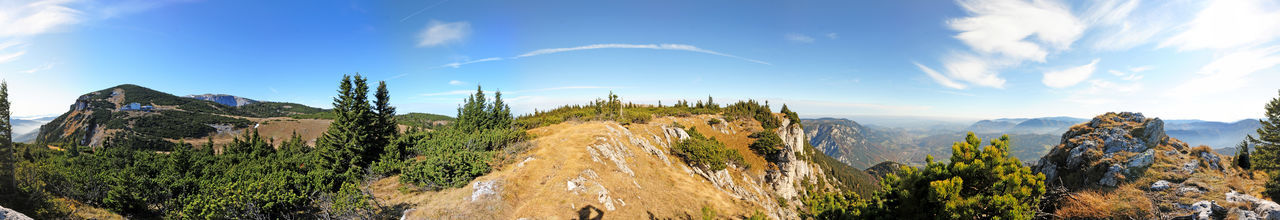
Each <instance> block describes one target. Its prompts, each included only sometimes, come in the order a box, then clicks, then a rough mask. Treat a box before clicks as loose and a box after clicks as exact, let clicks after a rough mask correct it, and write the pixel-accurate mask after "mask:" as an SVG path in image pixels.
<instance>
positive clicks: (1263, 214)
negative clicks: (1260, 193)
mask: <svg viewBox="0 0 1280 220" xmlns="http://www.w3.org/2000/svg"><path fill="white" fill-rule="evenodd" d="M1226 198H1227V202H1237V203H1247V204H1249V206H1252V207H1254V208H1253V210H1252V211H1253V213H1255V214H1256V215H1257V216H1258V218H1259V219H1280V204H1276V202H1272V201H1269V200H1265V199H1260V198H1257V197H1253V196H1250V195H1248V194H1244V193H1239V192H1236V191H1231V192H1227V193H1226Z"/></svg>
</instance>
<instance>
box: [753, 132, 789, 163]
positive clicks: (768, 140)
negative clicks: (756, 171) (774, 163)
mask: <svg viewBox="0 0 1280 220" xmlns="http://www.w3.org/2000/svg"><path fill="white" fill-rule="evenodd" d="M748 137H750V138H755V139H756V141H755V142H752V143H751V150H752V151H755V152H756V153H757V154H760V155H761V156H766V157H765V158H769V157H767V156H770V155H774V154H777V153H778V152H782V147H783V145H782V138H781V137H778V133H774V132H773V131H772V130H765V131H760V132H756V133H752V134H751V135H750V136H748Z"/></svg>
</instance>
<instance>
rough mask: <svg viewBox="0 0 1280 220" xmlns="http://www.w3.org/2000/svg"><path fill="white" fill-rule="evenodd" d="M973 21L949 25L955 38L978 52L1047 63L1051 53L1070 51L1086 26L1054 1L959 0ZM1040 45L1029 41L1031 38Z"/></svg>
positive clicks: (962, 21)
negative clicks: (1055, 50)
mask: <svg viewBox="0 0 1280 220" xmlns="http://www.w3.org/2000/svg"><path fill="white" fill-rule="evenodd" d="M957 3H958V4H959V5H960V7H961V8H964V9H965V10H966V11H968V12H969V13H970V14H971V15H972V17H966V18H959V19H952V20H950V21H948V22H947V23H948V25H949V26H951V29H954V30H957V31H960V34H957V35H956V36H955V37H956V39H959V40H960V41H962V42H964V43H965V44H966V45H968V46H969V47H971V48H973V49H974V50H975V51H977V52H980V53H983V54H987V55H991V54H999V55H1003V56H1005V57H1008V58H1013V59H1016V60H1034V61H1040V62H1044V61H1045V57H1046V56H1047V55H1048V53H1049V51H1048V49H1046V48H1043V47H1042V44H1044V46H1047V47H1050V48H1053V49H1068V48H1069V47H1070V46H1071V44H1072V43H1073V42H1075V41H1076V39H1078V38H1080V35H1081V34H1082V33H1083V32H1084V30H1085V28H1086V25H1085V24H1084V23H1082V22H1081V21H1080V20H1079V19H1077V18H1076V17H1075V16H1074V15H1072V14H1071V10H1070V9H1069V8H1067V6H1066V5H1065V4H1061V3H1059V2H1057V1H1052V0H1037V1H1034V2H1027V1H1023V0H993V1H977V0H960V1H958V2H957ZM1033 36H1034V37H1035V39H1036V40H1037V41H1035V42H1033V41H1029V39H1031V37H1033Z"/></svg>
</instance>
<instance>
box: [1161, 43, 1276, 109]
mask: <svg viewBox="0 0 1280 220" xmlns="http://www.w3.org/2000/svg"><path fill="white" fill-rule="evenodd" d="M1278 65H1280V46H1272V47H1267V48H1259V49H1241V50H1237V51H1233V52H1230V53H1227V54H1225V55H1222V56H1219V57H1217V58H1215V59H1214V60H1213V61H1212V62H1209V64H1207V65H1205V66H1204V67H1201V68H1200V71H1199V72H1197V74H1198V75H1200V76H1199V77H1194V78H1192V79H1190V80H1187V81H1186V82H1184V83H1182V84H1181V85H1178V86H1176V87H1174V88H1173V90H1171V91H1170V92H1169V95H1170V96H1175V97H1187V96H1201V95H1211V94H1217V93H1221V92H1224V91H1230V90H1233V89H1237V88H1240V87H1242V86H1244V85H1245V84H1246V83H1248V82H1249V80H1248V77H1247V76H1249V75H1250V74H1253V73H1255V72H1258V71H1261V70H1264V69H1269V68H1272V67H1275V66H1278Z"/></svg>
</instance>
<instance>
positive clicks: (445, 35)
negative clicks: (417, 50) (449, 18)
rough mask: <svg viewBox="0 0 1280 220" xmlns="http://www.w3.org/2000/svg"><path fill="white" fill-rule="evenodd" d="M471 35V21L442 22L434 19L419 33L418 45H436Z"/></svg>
mask: <svg viewBox="0 0 1280 220" xmlns="http://www.w3.org/2000/svg"><path fill="white" fill-rule="evenodd" d="M468 35H471V23H468V22H466V21H459V22H441V21H436V20H432V21H431V22H430V23H429V24H427V27H426V28H425V29H422V31H421V32H419V33H418V47H434V46H440V45H445V44H450V43H457V42H462V41H463V40H465V38H467V36H468Z"/></svg>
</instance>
